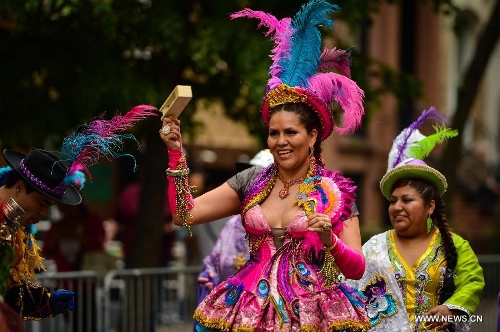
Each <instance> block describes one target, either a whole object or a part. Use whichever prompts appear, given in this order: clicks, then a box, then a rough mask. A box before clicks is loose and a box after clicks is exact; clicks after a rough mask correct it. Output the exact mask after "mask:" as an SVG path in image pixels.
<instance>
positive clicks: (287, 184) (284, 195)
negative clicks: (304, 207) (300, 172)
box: [278, 172, 304, 199]
mask: <svg viewBox="0 0 500 332" xmlns="http://www.w3.org/2000/svg"><path fill="white" fill-rule="evenodd" d="M278 179H280V180H281V182H283V186H284V188H283V189H281V190H280V192H279V194H278V195H279V197H280V198H281V199H285V198H287V197H288V195H290V187H291V186H292V185H294V184H297V183H301V182H303V181H304V178H303V177H302V178H300V179H295V180H287V179H285V178H284V177H283V175H281V173H280V172H278Z"/></svg>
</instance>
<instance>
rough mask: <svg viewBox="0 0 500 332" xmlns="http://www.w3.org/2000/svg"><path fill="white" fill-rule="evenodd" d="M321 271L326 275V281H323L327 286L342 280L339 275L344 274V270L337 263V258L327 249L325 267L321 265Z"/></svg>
mask: <svg viewBox="0 0 500 332" xmlns="http://www.w3.org/2000/svg"><path fill="white" fill-rule="evenodd" d="M319 272H320V273H321V274H323V275H324V276H325V281H324V282H323V285H324V286H325V287H331V286H332V285H335V284H337V283H338V282H339V281H340V280H339V277H340V276H341V275H342V272H341V271H340V269H339V268H338V266H337V264H336V263H335V258H334V257H333V255H332V252H331V251H329V250H325V259H324V262H323V267H321V270H320V271H319Z"/></svg>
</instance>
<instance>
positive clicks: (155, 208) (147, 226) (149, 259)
mask: <svg viewBox="0 0 500 332" xmlns="http://www.w3.org/2000/svg"><path fill="white" fill-rule="evenodd" d="M160 126H161V121H160V119H159V118H158V117H152V118H151V119H148V120H147V123H146V126H145V127H146V130H147V133H146V144H145V149H146V151H145V155H144V162H143V163H142V165H140V167H142V168H143V169H142V170H141V173H140V174H141V178H140V179H139V181H140V183H141V196H140V204H139V212H138V216H137V225H138V227H137V234H136V241H135V245H134V247H133V249H132V259H131V263H130V265H131V266H130V268H143V267H157V266H158V264H159V261H160V252H159V251H160V248H161V241H162V236H163V233H162V231H163V224H164V223H165V217H164V215H163V211H164V204H165V191H166V176H165V169H166V167H167V151H166V148H165V144H164V143H163V141H162V140H161V139H160V137H159V135H158V130H159V129H160Z"/></svg>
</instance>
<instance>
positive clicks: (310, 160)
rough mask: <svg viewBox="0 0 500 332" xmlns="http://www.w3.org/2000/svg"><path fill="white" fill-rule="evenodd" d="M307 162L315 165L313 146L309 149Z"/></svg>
mask: <svg viewBox="0 0 500 332" xmlns="http://www.w3.org/2000/svg"><path fill="white" fill-rule="evenodd" d="M309 162H310V163H311V164H316V158H315V157H314V146H310V147H309Z"/></svg>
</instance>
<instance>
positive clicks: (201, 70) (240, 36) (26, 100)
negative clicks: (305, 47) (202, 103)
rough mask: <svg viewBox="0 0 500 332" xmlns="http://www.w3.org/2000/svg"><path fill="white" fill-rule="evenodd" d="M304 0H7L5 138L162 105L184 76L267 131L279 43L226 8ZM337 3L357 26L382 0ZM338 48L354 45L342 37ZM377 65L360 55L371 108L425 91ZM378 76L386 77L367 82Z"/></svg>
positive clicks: (29, 142)
mask: <svg viewBox="0 0 500 332" xmlns="http://www.w3.org/2000/svg"><path fill="white" fill-rule="evenodd" d="M302 3H303V1H297V0H290V1H287V3H286V6H283V2H282V1H277V0H272V1H264V0H254V1H235V0H225V1H203V0H185V1H169V2H166V1H152V0H140V1H139V0H122V1H110V0H108V1H106V0H90V1H81V0H5V1H3V2H2V3H1V4H0V45H1V46H0V61H1V62H2V67H1V70H0V73H1V75H2V80H1V81H0V96H1V98H0V112H1V113H2V121H1V122H0V132H1V138H2V141H3V145H4V146H14V145H17V146H24V147H29V146H33V145H40V142H43V141H44V140H46V139H47V137H54V138H55V141H56V142H57V140H58V139H60V138H61V137H63V136H65V135H66V133H67V131H68V130H70V129H71V128H73V127H74V126H75V125H77V124H78V123H83V122H86V121H88V120H89V119H90V118H92V117H96V116H98V115H100V114H102V113H103V112H106V114H108V116H111V115H112V114H113V113H114V112H121V113H123V112H126V111H127V110H128V109H130V108H131V107H132V106H134V105H136V104H142V103H148V104H152V105H155V106H160V105H161V104H162V103H163V101H164V100H165V98H166V97H167V96H168V94H169V93H170V91H171V90H172V88H173V87H174V86H175V85H177V84H185V85H191V86H192V88H193V93H194V97H195V99H196V100H198V99H204V100H208V101H211V100H218V101H222V102H223V103H224V105H225V106H226V112H227V114H228V115H229V116H230V117H232V118H233V119H235V120H239V121H242V122H243V123H245V124H246V125H247V126H248V127H249V130H250V132H251V133H261V132H262V129H263V126H262V122H261V120H260V116H259V104H260V101H261V99H262V96H263V86H264V83H265V82H266V80H267V78H268V74H267V68H268V67H269V65H270V59H269V56H268V55H269V51H270V49H271V47H272V44H271V42H270V41H269V40H268V38H266V37H264V36H263V34H264V32H265V31H264V29H260V30H261V31H259V30H258V29H257V23H258V22H249V21H248V20H235V21H230V20H229V13H231V12H235V11H237V10H240V9H242V8H244V7H250V8H254V9H256V10H263V11H266V12H271V13H273V14H274V15H275V16H276V17H278V18H281V17H284V16H292V15H293V14H294V13H295V12H296V10H297V9H298V8H299V7H300V5H301V4H302ZM337 3H338V4H339V5H340V6H341V8H342V11H341V12H340V13H339V14H338V15H337V17H336V18H338V19H339V20H345V21H346V22H347V24H348V25H349V26H351V27H356V26H362V25H363V24H369V17H370V13H371V12H372V11H374V10H376V7H377V6H378V3H379V2H378V1H376V2H373V1H367V0H356V1H340V2H337ZM338 46H340V47H350V46H353V45H351V44H348V43H345V42H342V41H339V45H338ZM370 65H371V63H370V60H369V59H367V58H366V57H364V56H363V55H362V53H354V59H353V67H354V70H353V75H354V76H355V79H356V80H358V81H359V82H360V85H361V86H362V87H363V88H364V89H365V90H366V91H367V99H366V101H367V105H368V106H369V107H368V108H369V109H370V108H375V107H376V99H377V98H376V97H377V95H378V94H379V93H380V92H385V91H387V90H391V91H397V90H396V89H401V87H407V89H405V93H410V92H411V91H418V89H417V90H415V87H418V85H416V84H415V83H414V81H412V79H411V76H408V75H404V74H403V75H401V73H396V72H394V71H393V70H391V69H390V68H388V67H384V66H383V65H381V64H379V65H377V66H375V67H374V66H370ZM367 68H375V69H371V70H370V71H369V70H368V69H367ZM367 73H368V74H367ZM366 74H367V75H366ZM373 76H378V77H381V78H383V79H386V81H385V84H382V85H380V87H378V88H375V89H373V90H370V89H368V86H367V84H366V82H367V79H370V78H372V77H373ZM382 87H383V88H382ZM370 106H371V107H370ZM189 107H191V108H192V107H194V103H191V104H190V106H189ZM192 113H193V112H185V113H184V114H183V121H185V123H186V122H187V123H188V124H191V125H192V124H193V123H192V122H191V115H192ZM188 128H195V127H194V126H186V127H185V129H188Z"/></svg>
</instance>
